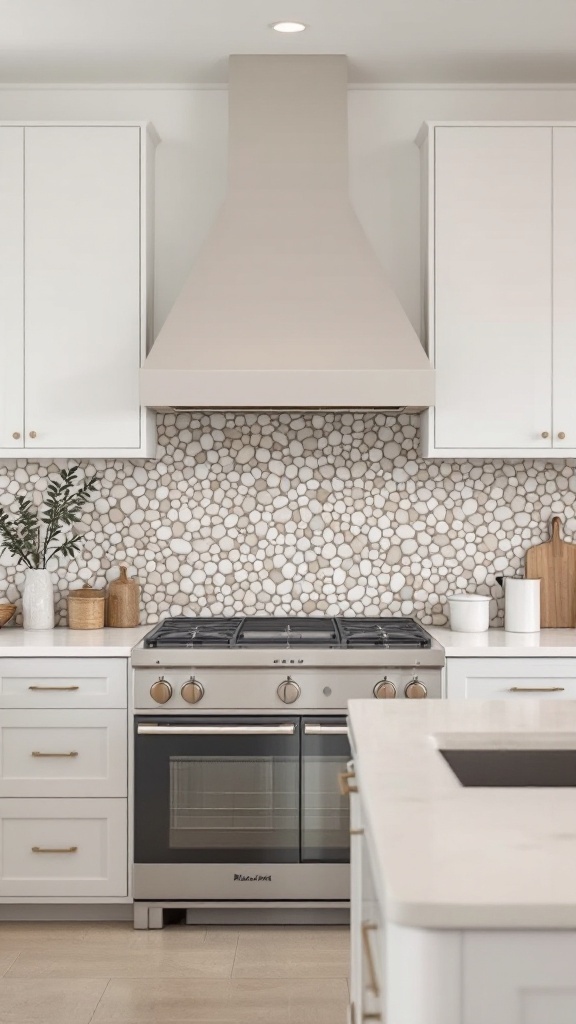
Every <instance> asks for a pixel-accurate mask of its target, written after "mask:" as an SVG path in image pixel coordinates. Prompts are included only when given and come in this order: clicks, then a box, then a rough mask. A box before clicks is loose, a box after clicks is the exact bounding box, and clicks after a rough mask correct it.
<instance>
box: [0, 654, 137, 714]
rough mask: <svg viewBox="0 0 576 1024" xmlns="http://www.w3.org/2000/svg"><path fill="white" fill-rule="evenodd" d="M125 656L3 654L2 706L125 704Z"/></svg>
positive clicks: (0, 662)
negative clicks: (53, 656) (7, 655)
mask: <svg viewBox="0 0 576 1024" xmlns="http://www.w3.org/2000/svg"><path fill="white" fill-rule="evenodd" d="M127 681H128V663H127V661H126V660H125V659H124V658H0V707H3V708H125V707H126V706H127V691H128V686H127Z"/></svg>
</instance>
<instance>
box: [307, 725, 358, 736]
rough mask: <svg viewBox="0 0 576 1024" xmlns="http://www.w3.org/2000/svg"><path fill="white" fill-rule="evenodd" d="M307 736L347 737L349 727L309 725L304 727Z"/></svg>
mask: <svg viewBox="0 0 576 1024" xmlns="http://www.w3.org/2000/svg"><path fill="white" fill-rule="evenodd" d="M304 735H305V736H347V735H348V727H347V726H346V725H314V724H308V723H306V725H305V726H304Z"/></svg>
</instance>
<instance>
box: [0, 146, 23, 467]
mask: <svg viewBox="0 0 576 1024" xmlns="http://www.w3.org/2000/svg"><path fill="white" fill-rule="evenodd" d="M23 210H24V129H23V128H2V127H0V449H2V448H5V449H8V450H10V449H18V448H22V446H23V444H24V441H23V437H24V232H23V219H22V217H23ZM12 454H14V453H12Z"/></svg>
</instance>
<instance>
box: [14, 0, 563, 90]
mask: <svg viewBox="0 0 576 1024" xmlns="http://www.w3.org/2000/svg"><path fill="white" fill-rule="evenodd" d="M285 19H290V20H299V21H303V22H305V23H307V24H308V25H309V26H310V27H309V29H308V30H307V31H306V32H302V33H300V34H299V35H297V36H294V35H292V36H280V35H279V34H278V33H276V32H273V31H272V30H271V29H270V28H269V27H268V26H269V25H270V23H271V22H274V21H279V20H285ZM575 42H576V0H0V81H2V82H46V83H50V82H94V83H98V82H126V83H129V82H174V83H177V82H191V83H218V82H225V81H226V73H227V67H226V56H227V55H228V54H229V53H347V54H348V56H349V58H350V78H351V80H352V81H353V82H357V83H384V82H526V83H528V82H574V81H576V56H575V51H574V44H575Z"/></svg>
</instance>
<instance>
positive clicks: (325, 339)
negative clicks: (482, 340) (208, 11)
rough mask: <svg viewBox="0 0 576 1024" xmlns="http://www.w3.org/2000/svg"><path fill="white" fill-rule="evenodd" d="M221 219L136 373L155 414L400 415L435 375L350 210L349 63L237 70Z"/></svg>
mask: <svg viewBox="0 0 576 1024" xmlns="http://www.w3.org/2000/svg"><path fill="white" fill-rule="evenodd" d="M229 72H230V74H229V83H230V84H229V166H228V191H227V196H226V200H225V203H224V206H223V208H222V210H221V212H220V214H219V217H218V219H217V221H216V224H215V225H214V228H213V230H212V232H211V234H210V236H209V237H208V240H207V241H206V243H205V244H204V246H203V248H202V249H201V252H200V255H199V257H198V259H197V261H196V263H195V265H194V267H193V269H192V272H191V274H190V277H189V279H188V281H187V283H186V284H185V286H184V288H183V290H182V292H181V293H180V295H179V297H178V298H177V300H176V303H175V305H174V306H173V308H172V310H171V312H170V314H169V315H168V317H167V319H166V322H165V324H164V326H163V327H162V329H161V331H160V333H159V335H158V337H157V339H156V341H155V343H154V345H153V347H152V349H151V351H150V354H149V355H148V358H147V359H146V362H145V364H144V367H143V368H142V370H141V371H140V388H141V400H142V403H143V404H144V405H147V406H152V407H155V408H166V407H178V408H204V409H206V408H211V409H216V408H267V409H269V408H283V409H287V408H289V409H299V408H347V409H351V408H376V409H382V408H399V407H400V408H402V407H407V408H411V409H421V408H423V407H426V406H429V405H431V404H433V402H434V371H433V369H432V367H431V366H430V363H429V361H428V359H427V357H426V354H425V352H424V349H423V348H422V345H421V344H420V341H419V339H418V336H417V334H416V333H415V331H414V329H413V327H412V325H411V323H410V321H409V320H408V317H407V316H406V313H405V312H404V310H403V309H402V307H401V305H400V302H399V301H398V299H397V297H396V295H395V294H394V292H393V291H392V289H391V287H390V285H389V284H388V282H387V281H386V279H385V276H384V273H383V270H382V267H381V265H380V264H379V262H378V259H377V257H376V255H375V254H374V252H373V250H372V248H371V246H370V244H369V242H368V240H367V238H366V235H365V234H364V231H363V230H362V228H361V226H360V223H359V221H358V219H357V217H356V215H355V213H354V211H353V209H352V206H351V203H350V200H349V196H348V136H347V60H346V57H344V56H312V57H308V56H246V57H244V56H233V57H231V58H230V62H229Z"/></svg>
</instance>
